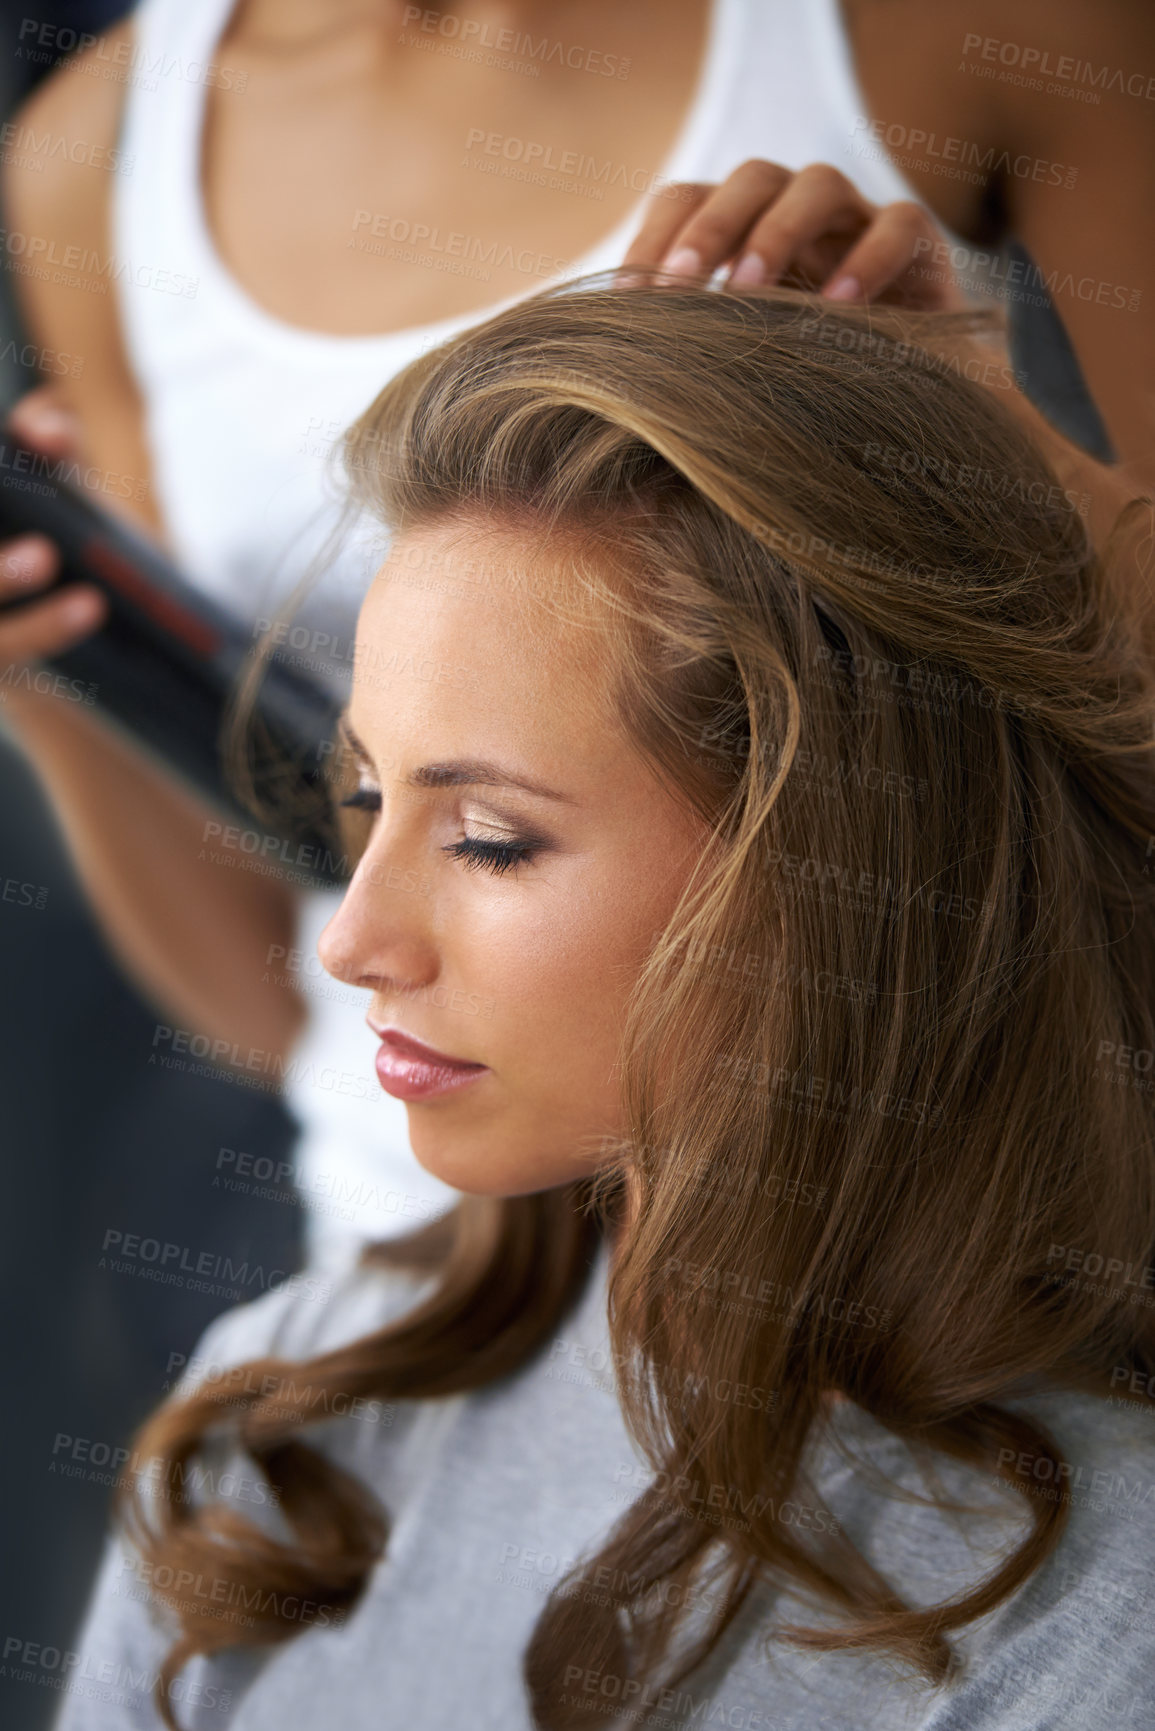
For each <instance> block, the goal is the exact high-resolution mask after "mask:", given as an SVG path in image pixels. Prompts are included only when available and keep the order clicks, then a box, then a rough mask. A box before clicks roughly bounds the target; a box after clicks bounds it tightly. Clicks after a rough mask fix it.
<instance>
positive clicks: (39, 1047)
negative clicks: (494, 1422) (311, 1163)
mask: <svg viewBox="0 0 1155 1731" xmlns="http://www.w3.org/2000/svg"><path fill="white" fill-rule="evenodd" d="M192 3H193V4H195V0H192ZM26 12H27V8H20V7H16V6H10V5H6V6H5V7H4V10H3V16H2V28H3V45H2V47H0V105H2V108H3V115H4V118H5V119H7V118H8V116H9V115H10V114H11V113H12V111H13V109H14V108H15V107H16V106H17V105H18V104H19V102H20V101H21V99H22V98H23V97H24V95H25V94H26V93H27V91H28V90H30V89H31V88H32V87H33V86H34V85H35V84H36V83H38V82H39V80H40V79H42V78H43V77H44V76H45V75H46V74H47V73H48V71H50V69H51V67H52V65H53V64H54V62H55V60H56V59H57V58H59V55H58V54H57V53H56V52H55V51H53V50H41V53H43V54H44V58H43V59H42V60H38V61H36V62H33V61H31V60H29V59H27V58H24V57H23V56H20V55H18V54H17V52H16V50H17V48H18V46H19V26H20V22H21V19H22V18H23V17H24V16H25V15H26ZM124 12H125V7H124V6H123V4H121V5H116V6H111V5H107V4H99V5H97V4H91V3H88V4H77V5H52V4H39V5H38V6H37V8H36V13H37V17H38V18H39V19H42V20H46V21H49V22H50V23H51V24H52V25H54V26H56V27H57V28H56V30H55V31H54V32H53V33H52V36H53V39H54V40H55V42H57V43H61V42H62V43H65V44H67V43H68V42H69V41H70V40H73V39H72V38H70V37H69V36H68V35H67V34H66V32H67V31H68V30H75V31H77V32H78V33H81V32H85V31H87V32H91V33H95V32H99V31H100V29H101V28H102V27H103V26H104V25H106V24H107V23H109V22H110V21H111V20H112V19H114V18H118V17H121V16H123V15H124ZM23 346H24V335H23V333H22V332H21V330H20V326H19V320H18V316H17V312H16V307H15V304H14V302H13V297H12V290H11V277H10V275H9V273H8V272H7V271H3V270H0V349H2V350H3V362H2V376H0V403H2V406H3V409H4V410H5V411H6V410H7V408H8V407H9V406H10V405H11V404H12V403H13V402H14V401H15V400H16V398H17V397H19V396H21V395H22V394H23V393H24V391H26V390H27V389H28V388H29V387H30V386H31V385H33V384H35V383H36V382H37V377H36V374H35V373H34V372H32V371H31V370H29V369H28V368H26V367H23V366H22V365H21V364H20V350H21V348H22V347H23ZM0 877H3V878H4V879H8V880H18V881H19V883H20V884H26V883H27V884H32V885H35V886H36V893H35V895H34V897H33V902H32V905H30V904H28V903H26V902H24V901H22V900H21V899H19V897H17V899H13V900H11V901H9V902H7V903H6V902H4V901H2V900H0V956H2V957H3V963H2V977H3V982H4V987H3V991H2V992H0V1099H2V1100H3V1103H4V1104H3V1126H4V1128H3V1159H4V1164H5V1185H4V1193H5V1206H4V1208H3V1210H2V1213H0V1233H2V1235H3V1249H2V1253H0V1287H2V1291H3V1315H4V1319H5V1339H6V1340H7V1342H8V1366H7V1374H8V1379H9V1380H8V1390H9V1402H10V1404H9V1413H10V1415H11V1416H10V1418H9V1420H8V1422H6V1423H5V1424H4V1426H3V1429H2V1433H0V1449H2V1450H3V1455H2V1459H0V1496H2V1498H3V1517H2V1519H3V1531H4V1535H5V1555H6V1557H7V1559H8V1564H7V1567H6V1568H5V1570H4V1572H3V1578H2V1580H0V1606H2V1609H0V1629H2V1630H3V1635H4V1638H5V1639H6V1640H11V1639H14V1638H19V1640H20V1642H21V1645H23V1643H24V1641H25V1640H34V1641H37V1642H39V1643H42V1644H43V1645H44V1646H45V1647H57V1648H59V1649H61V1650H64V1649H67V1647H68V1646H69V1644H70V1642H72V1641H73V1640H74V1638H75V1635H76V1629H77V1625H78V1622H79V1619H80V1616H81V1613H82V1611H83V1609H84V1605H85V1602H86V1600H87V1598H88V1594H89V1592H90V1590H91V1586H92V1576H93V1572H94V1570H95V1568H96V1562H97V1558H98V1555H99V1551H100V1546H101V1541H102V1538H103V1534H104V1530H105V1525H106V1522H107V1518H108V1500H109V1497H110V1495H111V1485H110V1482H109V1481H110V1478H111V1476H112V1469H111V1467H110V1459H111V1456H112V1451H113V1450H114V1449H116V1448H117V1447H123V1446H124V1445H125V1442H126V1439H127V1437H128V1436H129V1435H130V1433H131V1431H132V1430H133V1428H134V1427H135V1426H136V1425H137V1424H138V1423H139V1422H140V1420H142V1419H143V1418H144V1416H145V1414H146V1413H147V1412H148V1411H149V1410H150V1409H151V1408H152V1407H154V1406H155V1405H156V1403H157V1401H158V1400H159V1399H160V1396H161V1394H162V1392H163V1389H164V1385H165V1382H166V1380H167V1378H168V1376H169V1375H170V1374H171V1373H170V1369H169V1367H170V1365H171V1364H172V1363H173V1362H174V1355H187V1354H188V1353H189V1352H190V1351H191V1349H192V1347H193V1346H194V1344H195V1343H196V1341H197V1339H198V1337H199V1336H200V1334H201V1333H202V1331H203V1330H204V1329H205V1327H206V1326H207V1325H208V1323H209V1322H210V1321H211V1320H212V1318H213V1317H214V1316H216V1315H219V1313H220V1312H221V1311H222V1310H227V1309H229V1308H231V1306H232V1305H233V1304H235V1303H239V1302H240V1301H241V1300H242V1299H246V1298H251V1297H253V1296H255V1289H254V1288H252V1287H250V1288H249V1289H248V1290H244V1289H242V1288H238V1289H236V1291H235V1293H233V1294H231V1295H230V1293H229V1292H227V1291H226V1292H221V1293H211V1292H209V1293H201V1292H195V1291H190V1290H188V1289H187V1288H185V1287H177V1286H162V1285H159V1284H157V1283H154V1282H150V1281H147V1280H144V1279H133V1278H131V1277H128V1278H126V1277H125V1276H124V1275H118V1274H115V1273H112V1272H110V1271H109V1269H108V1268H107V1267H105V1268H103V1269H102V1268H101V1267H100V1260H101V1244H102V1242H103V1240H104V1238H105V1235H106V1233H107V1232H108V1231H109V1229H121V1230H123V1231H125V1232H140V1233H145V1234H148V1235H151V1236H153V1237H160V1238H161V1239H163V1240H170V1239H171V1240H175V1241H177V1242H179V1243H180V1244H183V1245H191V1246H196V1247H203V1248H205V1249H209V1250H211V1251H212V1252H214V1254H216V1255H219V1256H221V1257H227V1258H229V1259H231V1260H232V1261H233V1263H235V1264H236V1265H244V1264H245V1263H246V1262H247V1263H248V1264H249V1265H250V1266H260V1267H263V1268H265V1269H274V1268H279V1269H284V1270H286V1271H287V1272H292V1271H293V1270H294V1269H296V1268H298V1267H300V1266H301V1260H302V1244H303V1236H302V1227H301V1209H300V1208H299V1207H298V1206H296V1205H295V1204H294V1203H293V1202H288V1203H278V1202H270V1201H268V1200H266V1199H262V1198H258V1197H254V1196H249V1195H245V1194H232V1195H227V1196H226V1194H225V1193H223V1192H222V1191H220V1190H214V1189H212V1188H211V1183H212V1175H213V1168H214V1164H215V1161H216V1159H217V1151H218V1149H219V1148H220V1147H221V1146H222V1145H225V1146H228V1147H232V1148H237V1149H243V1150H245V1151H246V1152H248V1153H251V1154H252V1155H253V1156H254V1157H255V1158H261V1157H268V1158H271V1159H272V1160H274V1161H278V1160H282V1159H284V1157H285V1156H286V1154H287V1153H288V1152H289V1151H290V1149H291V1148H292V1145H293V1139H294V1134H295V1131H294V1126H293V1123H292V1120H291V1119H290V1117H289V1113H288V1111H287V1110H286V1108H285V1107H284V1106H283V1105H282V1103H281V1102H280V1100H278V1099H277V1098H276V1097H275V1096H274V1095H271V1094H268V1093H257V1092H254V1091H253V1090H251V1089H245V1088H241V1087H238V1086H234V1085H233V1084H232V1083H230V1082H228V1081H226V1080H223V1079H218V1078H216V1077H210V1076H198V1075H192V1074H187V1073H180V1072H177V1071H172V1070H162V1069H158V1068H149V1067H148V1066H147V1065H146V1064H143V1063H142V1061H141V1054H142V1053H144V1052H147V1051H148V1050H149V1047H150V1043H151V1041H152V1039H153V1030H154V1029H155V1027H156V1022H157V1017H156V1012H155V1010H152V1009H150V1008H148V1007H147V1006H146V1005H145V1004H144V1003H143V1002H142V1001H141V999H140V998H139V997H138V995H137V994H136V992H135V991H134V989H133V988H132V986H131V985H129V984H128V983H127V982H126V980H125V979H124V976H123V974H122V973H121V972H120V970H119V969H118V967H117V965H116V963H115V962H114V961H113V959H112V958H111V956H110V955H109V952H108V948H107V946H106V945H105V943H104V940H103V938H102V937H101V934H100V932H99V931H98V929H97V927H96V926H95V924H94V923H93V920H92V916H91V914H90V913H89V911H88V907H87V904H86V902H85V899H84V897H83V895H82V894H81V892H80V889H79V887H78V885H77V883H76V879H75V876H74V874H73V871H72V868H71V865H70V863H69V859H68V855H67V853H66V851H65V848H64V845H63V841H62V839H61V837H60V834H59V831H58V829H57V825H56V822H55V819H54V817H53V814H52V812H51V810H50V809H49V807H48V805H47V803H46V802H45V800H44V798H43V796H42V794H41V793H40V791H39V788H38V785H37V782H36V779H35V777H34V775H33V774H32V773H31V771H30V770H29V769H28V767H27V766H26V764H25V762H24V760H23V758H22V756H21V754H20V752H19V751H18V750H17V749H16V748H15V747H14V746H13V745H12V744H11V743H9V741H8V740H6V739H5V738H4V736H3V734H2V733H0ZM39 899H42V900H43V906H42V907H37V906H35V905H34V904H35V901H36V900H39ZM10 1651H11V1649H10ZM0 1666H2V1667H3V1669H2V1670H0V1723H3V1724H4V1725H5V1726H7V1727H9V1728H10V1731H38V1728H40V1727H43V1726H46V1725H47V1724H48V1723H49V1721H50V1720H51V1718H52V1716H53V1715H54V1713H55V1712H56V1710H57V1707H58V1705H59V1696H58V1695H57V1694H56V1692H55V1690H53V1689H52V1688H40V1687H36V1686H30V1685H29V1684H28V1683H27V1682H26V1681H22V1680H19V1679H18V1677H17V1676H14V1675H13V1670H14V1668H13V1667H12V1665H11V1664H10V1663H9V1662H8V1661H7V1660H0ZM40 1675H41V1676H43V1677H44V1678H45V1680H48V1679H50V1678H51V1677H52V1675H53V1672H52V1670H51V1669H46V1670H44V1671H42V1672H41V1673H40Z"/></svg>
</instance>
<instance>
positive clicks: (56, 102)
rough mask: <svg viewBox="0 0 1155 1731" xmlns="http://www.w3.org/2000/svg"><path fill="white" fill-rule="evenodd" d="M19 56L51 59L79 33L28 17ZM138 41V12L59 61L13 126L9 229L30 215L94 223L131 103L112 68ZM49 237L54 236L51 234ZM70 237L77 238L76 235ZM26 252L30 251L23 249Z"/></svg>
mask: <svg viewBox="0 0 1155 1731" xmlns="http://www.w3.org/2000/svg"><path fill="white" fill-rule="evenodd" d="M18 34H19V36H20V40H19V42H18V44H17V48H18V51H19V53H21V54H22V55H24V56H27V57H28V58H30V59H32V60H33V63H34V64H35V62H36V60H37V59H40V60H43V59H45V58H49V57H51V55H52V54H54V53H57V52H59V50H60V49H61V48H62V47H67V46H68V45H69V43H71V42H73V41H74V40H75V39H76V32H75V31H74V30H68V29H65V28H63V27H61V26H60V25H58V24H55V23H53V22H50V21H49V22H46V21H44V20H43V19H32V18H25V19H24V20H23V22H22V24H21V26H20V28H19V31H18ZM133 39H134V32H133V22H132V16H131V14H128V15H127V16H125V17H123V18H121V19H119V20H118V21H117V22H115V23H113V24H110V25H109V26H108V28H107V29H106V30H104V31H103V32H102V33H101V34H100V35H99V36H95V35H94V36H91V37H90V38H88V39H82V41H83V46H81V47H79V48H78V50H77V52H75V53H73V54H70V55H69V56H68V58H67V59H66V60H62V61H61V62H60V63H59V64H58V65H56V66H54V67H53V69H52V71H51V72H49V73H48V74H47V76H46V77H44V78H43V79H41V81H40V83H39V84H37V85H36V87H35V88H34V89H33V91H32V92H31V94H30V95H29V96H27V97H26V98H25V100H24V101H23V102H22V103H21V104H20V106H19V107H18V108H17V109H16V111H15V112H14V113H13V114H12V115H11V117H10V118H9V119H8V121H7V122H6V123H5V142H6V144H7V145H8V148H7V149H6V150H5V151H4V152H3V154H2V161H3V174H2V179H0V185H2V187H3V193H4V203H5V209H6V212H7V218H8V223H9V226H10V227H12V228H14V229H17V230H18V231H19V230H20V228H21V227H22V226H23V225H24V223H25V222H26V221H27V220H28V219H37V220H39V221H44V220H52V219H59V218H63V219H66V220H67V222H68V223H69V226H70V230H71V227H72V226H76V225H84V226H86V227H88V226H91V224H92V223H93V221H94V220H95V217H96V212H97V209H98V207H99V206H100V204H101V203H102V200H101V198H100V197H99V196H98V195H100V194H101V193H103V192H107V191H108V182H109V181H110V179H111V176H112V173H114V172H115V171H116V170H117V168H118V166H121V165H119V164H118V156H117V150H116V145H117V139H118V136H119V132H120V124H121V114H122V111H123V107H124V93H125V89H126V85H125V82H124V80H123V79H121V78H115V77H109V75H108V74H109V68H110V67H116V66H117V65H118V64H122V63H123V62H125V61H127V60H128V59H129V57H130V56H131V53H132V44H133ZM47 238H48V239H52V238H53V235H52V234H51V233H49V235H48V236H47ZM67 238H69V239H72V238H74V237H73V235H72V233H71V232H69V234H68V236H67ZM22 250H23V249H22Z"/></svg>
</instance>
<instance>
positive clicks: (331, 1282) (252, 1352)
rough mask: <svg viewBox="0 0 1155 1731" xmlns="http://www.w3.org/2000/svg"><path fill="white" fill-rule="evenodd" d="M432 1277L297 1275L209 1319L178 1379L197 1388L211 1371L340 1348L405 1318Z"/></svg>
mask: <svg viewBox="0 0 1155 1731" xmlns="http://www.w3.org/2000/svg"><path fill="white" fill-rule="evenodd" d="M433 1278H434V1276H432V1275H430V1274H423V1273H418V1272H416V1271H411V1270H408V1269H403V1268H398V1267H392V1266H385V1265H383V1264H381V1263H378V1262H371V1263H357V1262H353V1263H349V1264H346V1265H342V1266H341V1267H340V1268H337V1269H333V1268H328V1267H320V1268H305V1269H302V1270H301V1271H300V1272H299V1273H296V1274H291V1275H289V1276H288V1278H287V1279H285V1280H283V1281H281V1282H280V1283H279V1284H278V1285H276V1286H274V1287H271V1288H270V1289H269V1291H267V1292H265V1293H262V1294H261V1296H260V1297H259V1298H252V1299H249V1300H248V1302H247V1303H245V1304H238V1305H236V1306H235V1308H233V1309H232V1310H226V1311H225V1312H224V1313H223V1314H222V1315H220V1316H218V1317H216V1318H215V1319H214V1320H213V1321H212V1322H211V1323H210V1324H209V1326H208V1327H207V1328H206V1329H205V1331H204V1333H203V1334H202V1335H201V1337H200V1339H199V1340H198V1342H197V1344H196V1347H195V1348H194V1350H193V1353H192V1355H191V1357H190V1359H189V1360H188V1362H187V1364H186V1365H185V1366H184V1367H183V1371H182V1377H181V1380H182V1382H199V1381H200V1380H201V1378H202V1377H203V1376H205V1375H207V1374H209V1371H210V1366H213V1365H217V1366H225V1365H235V1364H240V1363H242V1362H243V1361H244V1360H245V1359H249V1358H258V1357H265V1356H269V1357H274V1358H287V1359H293V1360H299V1359H306V1358H312V1357H314V1356H316V1355H317V1354H319V1353H323V1352H331V1351H334V1350H335V1349H336V1348H338V1347H341V1346H347V1345H349V1344H350V1343H351V1342H352V1341H354V1340H358V1339H360V1337H361V1336H362V1335H365V1334H372V1333H373V1332H374V1331H375V1330H376V1329H379V1328H384V1327H386V1325H387V1324H388V1323H390V1322H393V1321H395V1320H396V1319H397V1318H398V1317H400V1316H402V1315H404V1313H405V1312H406V1311H407V1310H409V1309H411V1308H412V1306H413V1305H414V1304H415V1303H416V1302H417V1300H418V1299H419V1298H420V1297H421V1296H422V1294H423V1292H424V1291H425V1290H426V1289H427V1286H428V1284H429V1282H430V1281H431V1280H432V1279H433Z"/></svg>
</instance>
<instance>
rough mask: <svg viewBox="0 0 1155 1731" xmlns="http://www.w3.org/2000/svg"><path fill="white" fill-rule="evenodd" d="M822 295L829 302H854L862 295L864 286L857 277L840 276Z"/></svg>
mask: <svg viewBox="0 0 1155 1731" xmlns="http://www.w3.org/2000/svg"><path fill="white" fill-rule="evenodd" d="M822 293H823V295H824V297H825V298H826V299H827V300H828V301H853V300H857V299H858V297H859V295H860V294H861V293H862V284H861V283H860V282H859V280H858V278H857V277H856V276H839V277H835V279H834V281H833V282H832V283H831V284H830V287H829V288H824V289H823V291H822Z"/></svg>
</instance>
